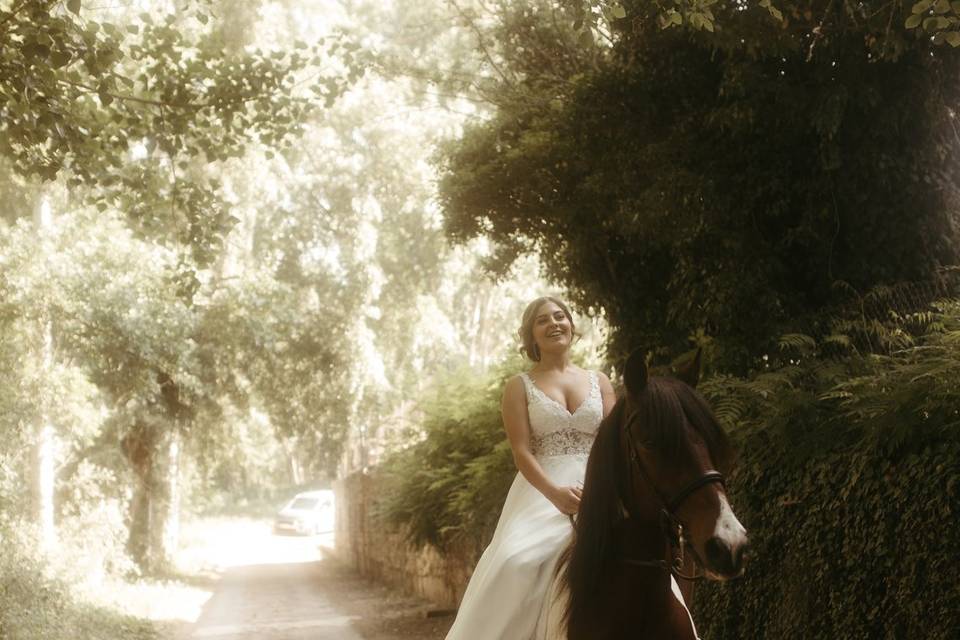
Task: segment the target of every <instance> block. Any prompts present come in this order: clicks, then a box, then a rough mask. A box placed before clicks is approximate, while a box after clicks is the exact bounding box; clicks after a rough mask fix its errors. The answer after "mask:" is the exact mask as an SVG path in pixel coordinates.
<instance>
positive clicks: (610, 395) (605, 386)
mask: <svg viewBox="0 0 960 640" xmlns="http://www.w3.org/2000/svg"><path fill="white" fill-rule="evenodd" d="M597 379H598V382H599V383H600V397H601V398H603V417H604V418H606V417H607V415H608V414H609V413H610V411H611V410H612V409H613V405H615V404H617V393H616V391H614V390H613V385H612V384H610V378H608V377H607V376H605V375H604V374H603V372H602V371H597Z"/></svg>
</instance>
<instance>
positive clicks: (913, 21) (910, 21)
mask: <svg viewBox="0 0 960 640" xmlns="http://www.w3.org/2000/svg"><path fill="white" fill-rule="evenodd" d="M922 21H923V16H922V15H920V14H919V13H914V14H912V15H911V16H910V17H909V18H907V21H906V22H905V23H904V25H903V26H905V27H906V28H907V29H916V28H917V27H919V26H920V23H921V22H922Z"/></svg>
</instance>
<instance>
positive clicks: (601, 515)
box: [559, 398, 626, 621]
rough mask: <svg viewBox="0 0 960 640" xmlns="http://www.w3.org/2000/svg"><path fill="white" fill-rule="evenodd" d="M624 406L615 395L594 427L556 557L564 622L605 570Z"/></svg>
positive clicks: (618, 482)
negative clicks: (565, 541) (570, 521)
mask: <svg viewBox="0 0 960 640" xmlns="http://www.w3.org/2000/svg"><path fill="white" fill-rule="evenodd" d="M625 406H626V400H625V399H624V398H619V399H618V400H617V403H616V404H615V405H614V407H613V410H612V411H611V412H610V414H609V415H608V416H607V417H606V418H604V419H603V422H601V423H600V427H599V429H597V436H596V439H595V440H594V441H593V447H592V448H591V450H590V458H589V461H588V463H587V472H586V476H585V478H584V483H583V495H582V496H581V499H580V510H579V513H578V514H577V520H576V525H575V532H574V539H573V542H571V544H570V545H569V546H568V547H567V548H566V549H565V550H564V552H563V555H562V556H561V558H560V564H559V566H560V568H561V571H562V575H561V578H560V579H561V581H562V586H563V587H565V588H566V589H567V591H568V593H569V594H570V599H569V601H568V604H567V608H566V611H565V613H564V619H565V620H567V621H569V620H570V619H571V617H576V613H577V611H576V609H577V608H578V607H583V606H585V605H586V602H587V599H588V598H587V597H585V596H588V595H589V594H591V593H596V588H595V587H596V586H597V585H598V584H599V583H600V580H601V578H602V577H603V575H604V574H605V573H606V569H607V567H606V566H605V565H606V563H607V562H608V561H609V558H608V557H607V556H608V554H607V553H606V551H607V549H608V548H609V547H610V541H611V538H612V533H613V531H612V528H613V525H614V524H615V523H616V522H617V521H619V520H620V518H621V517H622V515H621V511H620V487H621V486H622V478H621V477H620V476H621V468H620V467H621V465H620V464H618V460H617V458H618V456H620V455H621V454H620V425H621V422H622V421H623V418H624V412H625V411H626V409H625ZM588 525H589V526H588Z"/></svg>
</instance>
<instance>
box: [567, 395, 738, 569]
mask: <svg viewBox="0 0 960 640" xmlns="http://www.w3.org/2000/svg"><path fill="white" fill-rule="evenodd" d="M636 417H637V414H636V413H634V414H633V415H631V416H630V418H629V419H628V420H627V422H626V424H625V425H624V427H623V429H624V432H625V433H626V438H627V447H628V448H629V449H630V462H631V466H630V472H631V477H630V478H628V482H627V483H628V485H629V487H630V489H629V491H630V493H631V494H633V493H634V487H633V482H632V473H633V469H634V467H636V471H637V473H639V474H640V477H641V478H642V479H643V481H644V482H645V483H646V484H647V485H648V486H649V487H650V489H651V490H652V491H653V495H654V498H655V499H656V501H657V503H658V506H659V509H660V517H661V520H660V527H661V530H662V531H663V534H664V535H665V536H666V538H667V542H668V544H669V545H670V551H671V557H672V562H669V563H668V562H667V561H666V560H663V559H662V558H661V559H654V560H636V559H633V558H621V559H620V560H621V561H622V562H624V563H625V564H628V565H630V566H634V567H652V568H657V569H662V570H664V571H669V572H670V573H671V574H673V576H674V577H675V578H678V579H680V580H687V581H696V580H702V579H703V577H704V576H703V574H702V573H701V574H699V575H689V576H688V575H685V574H684V573H683V566H684V560H685V558H684V553H685V551H686V548H687V544H686V538H685V537H684V524H683V522H682V521H681V520H680V519H679V518H677V516H676V513H675V512H676V511H677V509H679V508H680V505H682V504H683V503H684V501H685V500H686V499H687V498H689V497H690V496H691V495H693V494H694V493H695V492H696V491H697V490H698V489H700V488H701V487H705V486H707V485H708V484H714V483H719V484H721V485H724V486H725V485H726V483H725V481H724V478H723V474H722V473H720V472H719V471H707V472H706V473H704V474H703V475H702V476H701V477H699V478H697V479H696V480H694V481H692V482H690V483H689V484H688V485H687V486H685V487H684V488H683V489H681V490H680V491H678V492H677V493H676V495H674V496H673V497H671V498H670V499H668V500H665V499H664V498H663V495H662V494H661V493H660V491H659V489H657V485H656V484H654V483H653V481H652V480H651V479H650V476H649V474H648V473H647V471H646V469H644V467H643V463H642V462H641V461H640V456H639V455H638V454H637V449H636V447H634V445H633V438H632V437H631V435H630V427H631V425H632V424H633V422H634V420H636ZM631 498H632V499H633V500H632V502H633V503H634V504H636V500H635V498H636V496H635V495H631ZM625 510H626V512H627V516H628V518H630V517H632V514H631V513H630V510H629V509H625ZM572 521H573V517H572V516H571V522H572ZM690 555H692V556H693V559H694V562H695V563H696V564H697V565H699V566H700V567H703V560H702V559H701V558H700V556H699V555H698V554H697V552H696V551H695V550H694V548H693V547H690Z"/></svg>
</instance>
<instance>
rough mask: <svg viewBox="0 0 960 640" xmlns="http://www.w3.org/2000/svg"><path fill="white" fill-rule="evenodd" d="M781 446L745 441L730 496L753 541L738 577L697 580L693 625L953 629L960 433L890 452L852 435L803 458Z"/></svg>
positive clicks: (867, 634)
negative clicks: (852, 441)
mask: <svg viewBox="0 0 960 640" xmlns="http://www.w3.org/2000/svg"><path fill="white" fill-rule="evenodd" d="M821 440H822V439H821ZM785 444H786V443H784V442H779V443H774V442H772V441H771V438H770V437H769V434H768V433H757V434H755V435H754V436H753V437H751V439H749V440H748V441H746V442H744V443H743V444H742V448H741V460H740V465H739V470H738V471H737V473H736V474H735V477H734V478H732V481H731V488H732V501H733V503H734V505H736V509H737V515H738V516H739V517H740V519H741V521H742V522H743V523H744V524H745V526H746V527H747V528H748V529H749V531H750V537H751V541H752V543H753V550H752V554H751V558H750V563H749V565H748V567H747V570H746V574H745V576H744V577H743V578H742V579H740V580H737V581H733V582H729V583H727V584H706V583H705V584H704V585H703V586H701V587H698V593H697V595H696V597H695V601H694V618H695V620H697V624H698V630H699V631H700V632H701V635H702V636H703V637H704V638H709V639H711V640H726V639H733V638H758V639H759V638H777V639H778V640H792V639H796V640H807V639H812V638H824V639H829V640H859V639H867V638H869V639H871V640H873V639H880V638H889V639H891V640H892V639H898V640H899V639H904V640H912V639H914V638H916V639H918V640H920V639H922V640H937V639H944V640H945V639H947V638H956V637H958V633H960V631H958V630H960V580H958V579H957V575H958V574H957V569H956V566H957V562H958V560H960V527H958V526H957V524H958V522H960V441H957V440H954V439H950V438H944V439H942V440H941V441H939V442H931V443H929V444H928V445H926V446H924V447H923V448H922V449H920V450H918V451H913V452H909V453H901V454H898V455H895V456H894V455H891V454H889V453H887V452H886V451H885V450H884V448H883V447H880V446H872V445H867V446H866V447H864V446H863V444H864V443H859V445H854V446H852V447H851V446H837V447H836V448H834V449H832V450H829V451H825V452H823V454H822V455H814V456H811V457H808V458H807V459H806V460H803V461H799V462H798V461H797V460H796V459H795V458H796V456H795V455H794V456H793V459H792V458H791V450H790V448H789V447H787V446H784V445H785Z"/></svg>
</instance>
